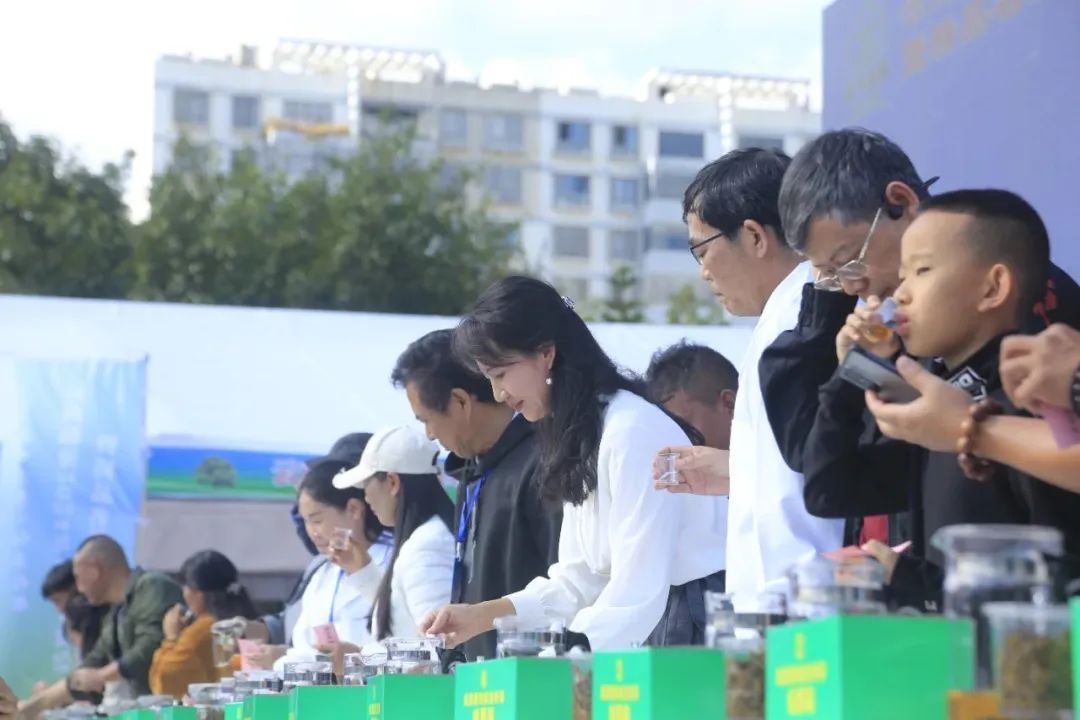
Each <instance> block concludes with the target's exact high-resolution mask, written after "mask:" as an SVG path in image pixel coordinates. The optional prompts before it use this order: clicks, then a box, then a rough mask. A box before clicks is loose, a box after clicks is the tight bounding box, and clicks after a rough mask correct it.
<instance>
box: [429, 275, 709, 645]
mask: <svg viewBox="0 0 1080 720" xmlns="http://www.w3.org/2000/svg"><path fill="white" fill-rule="evenodd" d="M454 344H455V350H456V352H458V354H459V355H461V356H462V358H467V359H469V360H470V361H471V362H473V363H474V364H475V365H476V367H477V368H478V369H479V370H480V371H481V372H483V373H484V375H486V376H487V377H488V379H489V380H490V381H491V385H492V389H493V390H494V392H495V397H496V398H498V399H500V400H502V401H503V402H505V403H507V404H508V405H510V407H512V408H513V409H514V410H515V411H516V412H519V413H521V414H522V415H524V416H525V418H526V419H528V420H529V421H531V422H533V423H535V424H536V430H537V436H538V439H539V450H540V466H541V467H540V470H541V471H540V483H541V490H542V491H543V493H544V494H545V496H547V497H549V498H552V499H555V500H558V501H561V502H563V503H564V504H565V505H564V510H563V525H562V532H561V534H560V537H559V560H558V562H557V563H556V564H555V565H553V566H552V567H551V568H550V570H549V572H548V577H541V578H536V579H535V580H533V581H532V582H531V583H529V585H528V586H527V587H525V588H524V589H523V590H521V591H520V592H517V593H513V594H511V595H509V596H507V597H504V598H501V599H499V600H492V601H488V602H483V603H478V604H476V605H451V606H448V607H445V608H442V609H441V610H439V611H437V612H436V613H432V614H431V615H429V616H428V617H426V618H425V619H424V621H423V622H421V626H420V629H421V631H422V632H429V633H438V634H446V635H447V636H448V640H449V641H450V642H451V643H454V644H457V643H461V642H464V641H466V640H468V639H469V638H471V637H473V636H475V635H477V634H479V633H481V632H485V631H487V630H490V629H491V628H492V626H493V623H494V620H495V619H496V618H499V617H503V616H507V615H517V616H520V617H522V618H523V619H524V620H525V621H526V622H527V623H530V624H532V623H535V624H537V625H546V624H549V623H551V622H553V621H561V622H563V623H564V624H566V625H567V626H568V627H569V629H570V630H571V631H573V632H575V633H579V634H583V635H584V636H586V638H587V640H588V643H589V644H590V645H591V647H592V648H593V649H594V650H603V649H611V648H620V647H629V646H632V645H634V644H637V643H643V642H649V643H650V644H656V645H670V644H692V643H695V642H702V641H703V637H704V623H705V617H704V603H703V591H704V590H706V589H721V588H722V583H723V576H722V571H723V568H724V559H725V553H724V542H725V529H726V509H727V508H726V499H724V498H719V497H696V496H690V495H679V494H672V493H667V492H660V491H657V490H656V489H655V488H654V485H653V479H652V462H653V456H654V455H655V453H656V451H657V450H659V449H660V448H663V447H666V446H672V445H679V444H683V445H685V444H687V441H688V434H693V435H697V433H696V432H695V431H693V430H692V429H690V428H689V427H688V426H685V425H682V424H681V422H680V421H677V420H676V419H674V418H673V417H671V416H669V415H668V414H667V413H665V412H664V410H662V409H661V408H660V407H658V406H657V405H655V404H653V403H652V402H650V401H649V400H647V399H645V394H644V387H643V383H642V382H641V381H640V380H638V379H636V378H632V377H630V376H628V375H626V374H624V373H622V372H621V371H620V370H619V369H618V368H617V367H616V366H615V364H614V363H613V362H612V361H611V359H610V358H608V357H607V355H605V354H604V352H603V350H602V349H601V348H600V346H599V344H598V343H597V342H596V340H595V339H594V338H593V336H592V334H591V333H590V332H589V329H588V327H586V325H585V323H584V321H582V320H581V318H580V317H578V315H577V314H576V313H575V312H574V310H573V305H572V303H570V302H569V301H568V300H566V299H564V298H561V297H560V296H559V294H558V293H557V292H556V291H555V289H554V288H552V287H551V286H550V285H548V284H546V283H543V282H541V281H539V280H534V279H532V278H525V277H511V278H506V279H504V280H500V281H499V282H497V283H495V285H493V286H492V287H490V288H489V289H488V290H487V291H485V292H484V294H483V295H482V296H481V297H480V299H479V300H478V301H477V303H476V306H475V308H474V309H473V311H472V312H471V313H470V314H469V315H468V316H466V317H465V318H464V319H463V320H462V322H461V324H460V325H459V326H458V328H457V330H455V333H454Z"/></svg>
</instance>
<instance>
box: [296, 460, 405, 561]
mask: <svg viewBox="0 0 1080 720" xmlns="http://www.w3.org/2000/svg"><path fill="white" fill-rule="evenodd" d="M354 465H356V463H348V462H346V461H344V460H320V461H319V462H317V463H315V464H314V465H312V466H311V467H310V468H308V471H307V473H305V474H304V478H303V479H302V480H301V481H300V485H299V486H298V487H297V488H296V494H297V495H299V494H300V493H307V494H308V495H309V496H310V497H311V499H312V500H314V501H315V502H317V503H321V504H323V505H329V506H330V507H334V508H337V509H338V510H345V507H346V506H347V505H348V504H349V500H359V501H360V505H361V507H363V509H364V537H365V538H367V541H368V542H369V543H374V542H376V541H378V539H379V538H380V537H381V536H382V535H383V533H386V532H387V531H389V530H390V528H388V527H386V526H385V525H383V524H382V523H381V522H379V518H378V517H376V516H375V513H374V512H373V511H372V510H371V507H370V506H369V505H368V504H367V501H365V499H364V491H363V489H361V488H358V487H349V488H345V489H344V490H339V489H338V488H336V487H334V478H335V477H337V475H338V473H341V472H343V471H345V470H348V469H349V468H351V467H353V466H354Z"/></svg>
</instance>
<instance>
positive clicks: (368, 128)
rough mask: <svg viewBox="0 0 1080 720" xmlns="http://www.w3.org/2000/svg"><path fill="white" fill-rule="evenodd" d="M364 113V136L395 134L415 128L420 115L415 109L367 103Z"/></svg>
mask: <svg viewBox="0 0 1080 720" xmlns="http://www.w3.org/2000/svg"><path fill="white" fill-rule="evenodd" d="M363 113H364V115H363V119H362V120H361V123H362V126H363V130H364V134H366V135H368V136H377V135H384V134H394V133H398V132H402V131H403V130H406V129H409V128H414V127H416V121H417V118H418V117H419V115H420V113H419V111H417V110H416V109H415V108H411V107H401V106H400V105H390V104H383V103H367V104H365V105H364V111H363Z"/></svg>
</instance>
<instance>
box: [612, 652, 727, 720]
mask: <svg viewBox="0 0 1080 720" xmlns="http://www.w3.org/2000/svg"><path fill="white" fill-rule="evenodd" d="M725 714H726V709H725V705H724V654H723V653H722V652H720V651H718V650H712V649H709V648H639V649H635V650H625V651H621V652H600V653H596V654H595V655H593V717H594V718H597V719H598V720H688V719H689V718H709V719H710V720H724V716H725Z"/></svg>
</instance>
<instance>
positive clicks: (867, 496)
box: [804, 190, 1080, 611]
mask: <svg viewBox="0 0 1080 720" xmlns="http://www.w3.org/2000/svg"><path fill="white" fill-rule="evenodd" d="M1048 263H1049V241H1048V239H1047V236H1046V229H1045V227H1044V226H1043V224H1042V220H1041V219H1040V218H1039V216H1038V213H1037V212H1036V211H1035V210H1034V209H1033V208H1032V207H1031V206H1030V205H1028V204H1027V203H1026V202H1025V201H1024V200H1023V199H1021V198H1019V197H1018V196H1016V195H1014V194H1012V193H1009V192H1006V191H1003V190H968V191H957V192H952V193H946V194H943V195H940V196H938V197H936V198H934V199H932V200H928V201H926V202H925V203H923V204H922V208H921V209H920V211H919V212H918V214H917V216H916V219H915V220H914V222H913V223H912V224H911V226H910V227H909V228H908V230H907V231H906V232H905V234H904V237H903V244H902V261H901V272H900V275H901V277H902V281H901V283H900V285H899V287H898V288H897V289H896V290H895V293H894V295H893V297H894V298H895V300H896V301H897V303H898V306H899V307H898V310H897V313H896V318H897V321H898V325H897V328H896V333H895V335H890V337H889V338H887V339H886V340H883V341H878V342H872V341H871V340H870V339H869V337H870V335H868V334H867V333H866V330H867V328H868V327H869V326H872V325H874V324H880V317H878V316H877V314H876V312H875V311H876V307H877V299H876V298H870V300H869V302H868V304H867V306H866V307H864V308H859V309H857V310H856V312H855V313H853V314H851V315H849V317H848V319H847V322H846V324H845V326H844V327H843V328H842V330H841V331H840V333H838V335H837V338H836V356H837V357H841V356H843V355H845V354H846V353H847V352H848V351H849V350H850V348H851V347H852V346H853V345H856V344H857V345H860V346H862V347H863V348H865V349H867V350H869V351H871V352H874V353H875V354H877V355H879V356H881V357H887V358H888V357H893V356H895V355H896V354H897V353H898V352H899V351H900V350H901V344H900V343H901V341H902V342H903V343H904V346H903V349H904V350H905V351H906V353H907V354H910V355H912V356H915V357H921V358H924V362H925V363H926V364H927V365H928V366H929V367H930V368H931V370H932V371H933V372H934V373H935V374H936V375H938V376H939V377H942V378H945V379H947V380H948V381H949V382H950V383H951V384H954V385H957V386H959V387H961V388H963V389H964V390H965V391H967V392H968V393H969V394H970V395H971V396H972V398H973V399H976V400H981V399H984V398H991V399H993V400H996V401H998V402H1000V403H1001V404H1002V405H1003V406H1004V407H1005V408H1006V411H1008V412H1013V413H1015V412H1017V411H1016V409H1015V408H1013V407H1012V406H1011V405H1010V404H1009V403H1008V399H1007V398H1006V396H1005V393H1004V391H1003V389H1002V387H1001V381H1000V378H999V376H998V370H997V367H998V360H999V346H1000V342H1001V339H1002V337H1003V336H1004V335H1005V334H1008V333H1011V332H1015V330H1016V329H1017V328H1018V327H1019V326H1020V325H1021V323H1022V322H1023V320H1024V318H1025V317H1026V316H1027V314H1028V311H1027V308H1030V307H1031V305H1032V304H1033V303H1034V302H1035V300H1036V299H1037V298H1038V297H1039V296H1040V295H1041V294H1042V293H1043V290H1044V283H1043V279H1044V278H1045V277H1046V268H1047V266H1048ZM865 409H866V408H865V397H864V394H863V392H862V391H861V390H859V389H857V388H855V387H854V386H852V385H850V384H848V383H847V382H846V381H844V380H843V379H842V378H840V377H839V375H836V376H834V377H833V378H832V379H830V380H829V381H828V382H827V383H826V384H825V385H824V386H823V387H822V388H821V394H820V405H819V408H818V412H817V416H816V418H815V420H814V424H813V428H812V429H811V431H810V437H809V438H808V440H807V452H806V454H805V455H804V462H805V476H806V491H805V499H806V504H807V509H808V510H809V511H810V512H811V513H813V514H815V515H819V516H822V517H850V516H853V515H869V514H878V513H890V512H897V511H900V510H904V509H909V510H910V511H911V513H912V541H913V545H912V551H911V552H910V553H907V554H904V555H899V556H898V555H896V554H895V553H892V552H891V551H889V550H888V549H887V548H884V546H881V545H877V546H875V547H874V548H873V549H874V555H875V556H876V557H878V558H879V559H880V560H882V561H883V563H885V565H886V567H887V568H888V569H889V571H890V574H891V579H890V591H891V593H892V597H893V600H894V602H896V603H897V604H899V605H911V606H915V607H917V608H918V609H920V610H928V611H938V610H940V609H941V587H942V573H941V565H942V558H941V554H940V553H939V552H938V551H937V550H935V549H934V548H932V547H931V546H930V543H929V540H930V538H931V537H932V536H933V535H934V533H935V532H936V531H937V530H939V529H940V528H942V527H945V526H948V525H955V524H961V523H975V524H985V523H1011V524H1037V525H1047V526H1050V527H1055V528H1057V529H1059V530H1061V531H1062V533H1063V534H1064V536H1065V549H1066V556H1067V557H1066V561H1065V563H1064V570H1065V576H1066V578H1064V579H1071V578H1075V577H1076V576H1077V575H1078V574H1080V562H1078V561H1080V496H1076V495H1072V494H1070V493H1068V492H1067V491H1064V490H1061V489H1060V488H1055V487H1052V486H1049V485H1046V484H1044V483H1041V482H1039V481H1037V480H1035V479H1034V478H1031V477H1028V476H1026V475H1024V474H1023V473H1020V472H1018V471H1016V470H1013V469H1010V468H1004V467H998V468H996V469H995V470H994V472H993V474H991V475H990V476H989V477H987V478H985V479H984V480H983V482H975V481H974V480H971V479H969V478H968V477H967V476H966V475H965V471H964V470H963V469H962V467H961V465H960V464H959V463H958V458H957V455H956V454H955V453H948V452H930V451H927V450H925V449H923V448H920V447H918V446H915V445H910V444H907V443H903V442H899V441H896V440H890V439H887V438H884V437H882V436H881V434H880V433H879V432H877V429H876V427H875V428H873V434H874V437H872V438H867V437H865V432H864V427H865V426H864V422H865Z"/></svg>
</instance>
